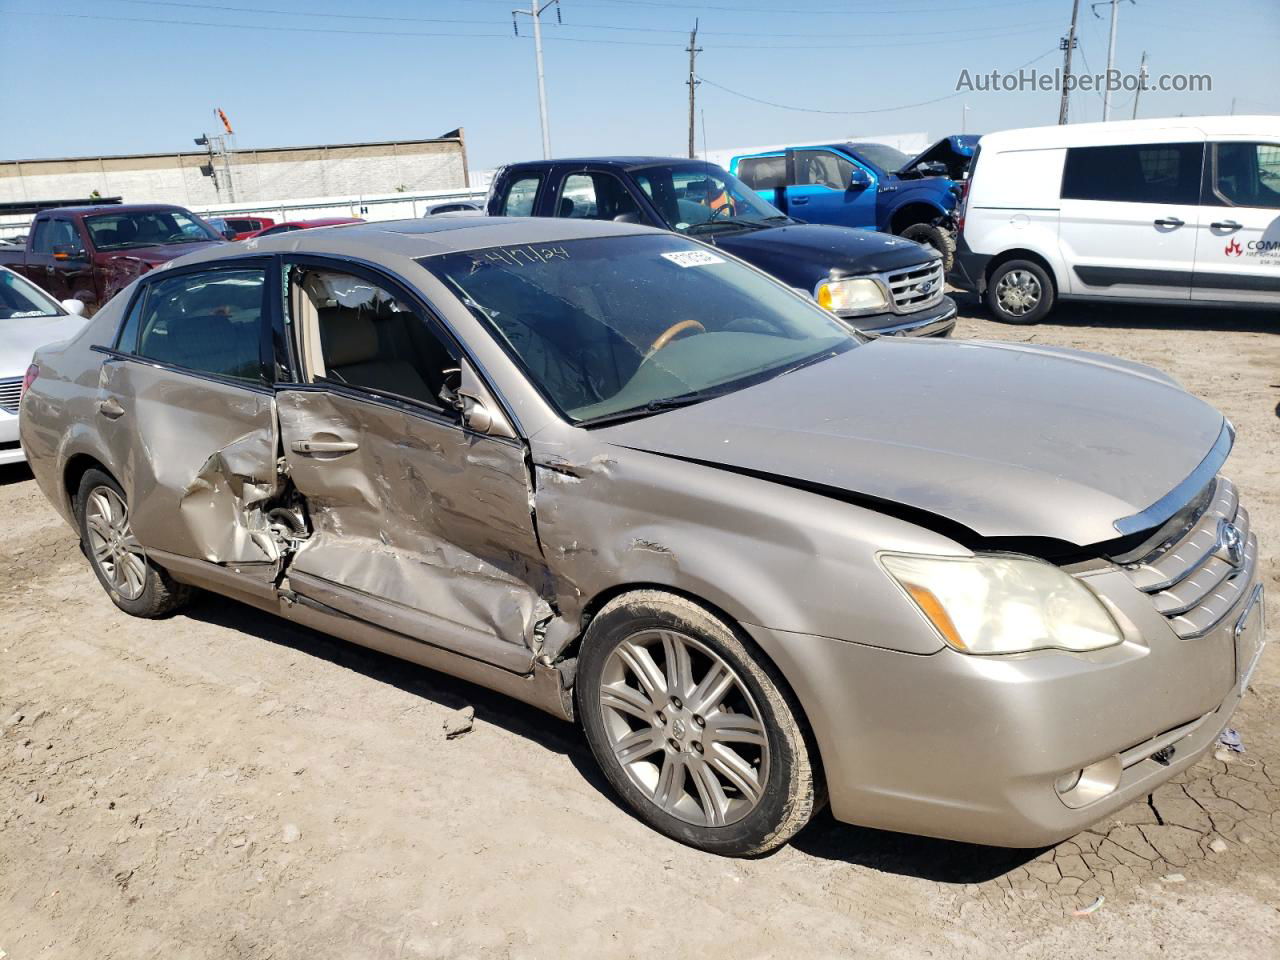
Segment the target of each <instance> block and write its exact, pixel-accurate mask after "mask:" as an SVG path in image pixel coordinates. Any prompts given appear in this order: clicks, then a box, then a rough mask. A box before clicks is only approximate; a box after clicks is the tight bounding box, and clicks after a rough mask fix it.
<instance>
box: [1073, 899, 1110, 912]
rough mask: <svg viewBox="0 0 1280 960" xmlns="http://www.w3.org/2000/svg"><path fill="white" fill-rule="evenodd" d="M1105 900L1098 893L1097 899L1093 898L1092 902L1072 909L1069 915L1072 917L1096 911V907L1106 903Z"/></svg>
mask: <svg viewBox="0 0 1280 960" xmlns="http://www.w3.org/2000/svg"><path fill="white" fill-rule="evenodd" d="M1106 901H1107V898H1106V897H1104V896H1102V895H1099V896H1098V899H1096V900H1094V901H1093V903H1091V904H1089V905H1088V906H1087V907H1080V908H1079V909H1078V910H1072V911H1071V915H1072V916H1073V917H1087V916H1089V914H1091V913H1097V911H1098V908H1099V907H1101V906H1102V905H1103V904H1104V903H1106Z"/></svg>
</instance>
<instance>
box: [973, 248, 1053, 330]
mask: <svg viewBox="0 0 1280 960" xmlns="http://www.w3.org/2000/svg"><path fill="white" fill-rule="evenodd" d="M983 299H984V300H985V301H986V304H987V309H988V310H990V311H991V313H992V316H993V317H994V318H995V319H997V320H1002V321H1004V322H1005V323H1038V322H1039V321H1040V320H1042V319H1044V317H1045V316H1046V315H1047V314H1048V312H1049V311H1050V310H1051V309H1053V301H1054V290H1053V281H1052V280H1050V279H1049V274H1048V273H1047V272H1046V271H1045V269H1044V267H1042V266H1040V264H1038V263H1035V262H1034V261H1031V260H1009V261H1007V262H1005V263H1002V264H1000V266H998V267H996V268H995V270H994V271H992V274H991V277H990V279H989V280H988V281H987V289H986V293H984V294H983Z"/></svg>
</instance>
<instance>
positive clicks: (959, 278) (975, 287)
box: [947, 233, 991, 294]
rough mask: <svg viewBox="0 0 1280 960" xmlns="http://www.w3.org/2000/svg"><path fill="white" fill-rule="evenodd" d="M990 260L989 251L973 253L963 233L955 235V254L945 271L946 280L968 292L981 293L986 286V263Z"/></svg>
mask: <svg viewBox="0 0 1280 960" xmlns="http://www.w3.org/2000/svg"><path fill="white" fill-rule="evenodd" d="M990 262H991V255H990V254H989V253H974V252H973V251H972V250H970V249H969V244H968V243H966V242H965V239H964V234H963V233H960V234H958V235H957V236H956V255H955V260H954V262H953V263H952V264H951V270H950V272H948V273H947V282H948V283H950V284H951V285H952V286H953V287H957V288H958V289H960V290H967V291H969V292H970V293H978V294H980V293H983V292H984V291H985V290H986V287H987V264H989V263H990Z"/></svg>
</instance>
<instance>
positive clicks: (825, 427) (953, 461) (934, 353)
mask: <svg viewBox="0 0 1280 960" xmlns="http://www.w3.org/2000/svg"><path fill="white" fill-rule="evenodd" d="M1228 429H1229V428H1228V427H1227V426H1226V424H1225V421H1224V420H1223V417H1222V415H1221V414H1220V413H1218V412H1217V411H1216V410H1214V409H1213V408H1212V407H1210V406H1209V405H1208V404H1206V403H1204V402H1202V401H1200V400H1198V399H1196V398H1195V397H1193V396H1192V395H1191V394H1189V393H1187V392H1186V391H1185V390H1183V389H1182V388H1181V387H1179V386H1178V385H1177V384H1176V383H1174V382H1173V381H1172V380H1170V379H1169V378H1167V377H1166V376H1164V375H1163V374H1161V373H1159V372H1158V371H1156V370H1153V369H1151V368H1149V367H1144V366H1141V365H1139V364H1133V363H1128V362H1126V361H1123V360H1117V359H1115V358H1112V357H1105V356H1101V355H1099V354H1090V353H1084V352H1081V351H1074V350H1059V349H1050V348H1041V347H1030V346H1020V345H1012V344H998V343H979V342H972V341H971V342H964V343H959V342H953V341H936V340H924V339H920V340H891V339H883V340H877V341H873V342H871V343H869V344H866V345H864V346H861V347H858V348H855V349H853V350H850V351H849V352H847V353H844V354H840V355H838V356H836V357H833V358H831V359H829V360H825V361H822V362H820V363H817V364H815V365H813V366H811V367H807V368H804V369H801V370H797V371H795V372H794V373H790V374H786V375H783V376H780V377H776V378H774V379H773V380H769V381H766V382H765V383H761V384H758V385H756V386H753V387H748V388H746V389H743V390H739V391H737V392H734V393H730V394H727V395H725V396H722V397H718V398H715V399H712V400H708V401H705V402H703V403H699V404H696V405H693V406H689V407H684V408H679V409H675V410H672V411H669V412H666V413H661V414H657V415H655V416H651V417H647V418H645V419H642V420H635V421H631V422H629V423H623V424H618V425H616V426H612V427H607V428H604V429H601V430H599V431H598V432H597V436H598V437H599V438H600V439H602V440H605V441H607V442H610V443H614V444H618V445H620V446H625V447H628V448H631V449H634V450H640V451H645V452H649V453H654V454H660V455H664V456H670V457H676V458H679V459H682V460H687V461H692V462H696V463H701V464H705V465H707V466H711V467H720V468H724V469H728V470H733V471H735V472H739V473H745V474H748V475H751V476H757V477H760V478H761V479H764V480H772V481H776V482H780V483H788V484H790V485H794V486H800V487H803V488H807V489H812V490H815V491H816V492H819V493H822V492H827V493H830V494H833V495H839V494H844V493H847V494H849V495H850V496H849V497H848V499H852V500H853V501H854V502H862V503H865V504H867V505H868V506H870V507H871V508H872V509H883V510H884V511H885V512H894V510H895V509H897V512H898V513H899V514H900V515H903V516H905V517H907V518H908V519H916V520H920V519H921V518H922V517H927V518H942V519H943V520H944V521H946V524H945V525H946V526H947V527H948V528H949V529H948V530H946V531H945V532H948V533H949V534H951V535H957V533H958V534H959V535H957V539H961V540H965V539H968V540H969V541H971V542H972V541H974V540H980V541H984V542H989V541H997V542H999V541H1003V542H1004V544H1005V545H1006V546H1009V545H1012V544H1014V543H1017V542H1026V541H1029V540H1033V539H1034V540H1040V541H1054V542H1056V543H1058V544H1060V545H1062V544H1066V545H1071V546H1074V547H1085V546H1091V545H1094V544H1099V543H1105V542H1108V541H1113V540H1117V539H1119V538H1120V537H1121V535H1122V534H1127V533H1132V532H1134V529H1135V521H1134V520H1133V519H1132V518H1134V517H1137V516H1138V515H1143V517H1142V521H1140V525H1144V526H1143V528H1144V529H1149V528H1151V527H1155V526H1157V525H1158V524H1159V523H1161V522H1163V521H1164V520H1165V519H1167V518H1168V517H1167V516H1162V515H1161V514H1162V513H1164V512H1167V514H1168V516H1172V514H1173V513H1174V512H1176V510H1177V509H1178V508H1179V507H1181V506H1182V504H1181V503H1169V502H1168V501H1169V499H1170V497H1169V494H1170V492H1171V491H1173V490H1174V489H1175V488H1177V487H1179V485H1180V484H1182V483H1184V481H1186V480H1187V479H1188V478H1189V477H1190V476H1191V475H1192V474H1193V473H1197V474H1204V473H1205V472H1206V471H1207V472H1208V476H1206V477H1205V482H1207V481H1208V479H1209V477H1211V476H1212V473H1213V472H1214V471H1215V470H1216V469H1217V467H1218V466H1220V464H1221V460H1223V459H1225V456H1226V453H1227V451H1229V449H1230V436H1229V433H1224V431H1227V430H1228ZM1210 461H1213V462H1210ZM1192 493H1193V492H1188V493H1187V496H1186V498H1185V499H1187V500H1190V499H1191V496H1192ZM761 504H762V505H761V509H766V510H767V509H768V502H767V498H765V497H762V499H761ZM1157 505H1158V506H1157ZM1166 508H1167V510H1166ZM1126 520H1128V522H1126ZM1148 520H1149V521H1150V523H1147V521H1148ZM970 532H971V533H972V534H973V535H974V536H967V534H968V533H970ZM1059 552H1066V551H1059Z"/></svg>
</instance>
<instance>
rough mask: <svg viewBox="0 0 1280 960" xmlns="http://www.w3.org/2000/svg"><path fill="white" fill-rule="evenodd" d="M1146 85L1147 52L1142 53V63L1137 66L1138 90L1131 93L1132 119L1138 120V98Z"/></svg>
mask: <svg viewBox="0 0 1280 960" xmlns="http://www.w3.org/2000/svg"><path fill="white" fill-rule="evenodd" d="M1146 85H1147V51H1145V50H1143V51H1142V63H1140V64H1138V89H1137V90H1135V91H1134V92H1133V119H1134V120H1137V119H1138V98H1139V97H1140V96H1142V88H1143V87H1145V86H1146Z"/></svg>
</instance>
